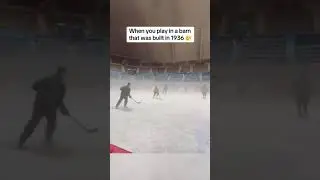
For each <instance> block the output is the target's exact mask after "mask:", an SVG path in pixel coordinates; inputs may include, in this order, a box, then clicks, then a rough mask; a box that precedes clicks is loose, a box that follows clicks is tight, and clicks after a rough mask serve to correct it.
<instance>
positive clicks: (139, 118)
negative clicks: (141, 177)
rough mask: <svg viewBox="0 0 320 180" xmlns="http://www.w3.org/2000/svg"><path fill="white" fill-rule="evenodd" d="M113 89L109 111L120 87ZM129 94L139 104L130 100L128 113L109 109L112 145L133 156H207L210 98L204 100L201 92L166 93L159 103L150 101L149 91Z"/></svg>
mask: <svg viewBox="0 0 320 180" xmlns="http://www.w3.org/2000/svg"><path fill="white" fill-rule="evenodd" d="M114 88H115V90H112V91H111V92H110V103H111V104H110V106H111V107H112V106H115V104H116V103H117V101H118V98H119V95H120V92H119V90H117V89H119V88H120V86H119V88H118V87H117V86H115V87H114ZM169 88H170V87H169ZM131 94H132V97H133V98H134V99H136V100H137V101H142V103H141V104H137V103H135V102H134V101H132V100H130V99H129V103H128V107H129V110H124V109H122V108H120V109H112V108H111V110H110V136H111V137H110V138H111V139H110V141H111V143H113V144H116V145H118V146H120V147H123V148H126V149H128V150H130V151H133V152H136V153H199V152H201V153H203V152H209V139H210V97H208V98H207V99H205V100H204V99H202V96H201V93H200V92H187V93H186V92H179V93H178V92H170V91H169V93H168V94H167V95H162V94H161V95H160V96H161V99H160V100H159V99H153V98H152V88H151V89H150V90H132V93H131ZM121 106H122V107H123V104H122V105H121Z"/></svg>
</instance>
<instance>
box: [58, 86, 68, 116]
mask: <svg viewBox="0 0 320 180" xmlns="http://www.w3.org/2000/svg"><path fill="white" fill-rule="evenodd" d="M65 94H66V87H65V86H63V87H62V96H61V102H60V106H59V109H60V112H61V113H62V114H63V115H65V116H70V113H69V110H68V108H67V106H66V105H65V103H64V97H65Z"/></svg>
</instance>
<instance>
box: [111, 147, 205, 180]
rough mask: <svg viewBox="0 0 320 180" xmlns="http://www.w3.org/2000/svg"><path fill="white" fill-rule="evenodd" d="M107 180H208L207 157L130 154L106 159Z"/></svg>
mask: <svg viewBox="0 0 320 180" xmlns="http://www.w3.org/2000/svg"><path fill="white" fill-rule="evenodd" d="M110 158H111V159H110V168H111V169H110V170H111V175H110V179H111V180H128V179H139V180H166V179H170V180H209V179H210V157H209V156H208V154H145V153H143V154H140V153H138V154H131V155H116V154H113V155H111V157H110Z"/></svg>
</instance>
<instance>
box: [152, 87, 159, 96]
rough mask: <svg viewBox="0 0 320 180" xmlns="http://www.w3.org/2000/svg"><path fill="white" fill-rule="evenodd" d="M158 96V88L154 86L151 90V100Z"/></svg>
mask: <svg viewBox="0 0 320 180" xmlns="http://www.w3.org/2000/svg"><path fill="white" fill-rule="evenodd" d="M159 96H160V94H159V88H158V86H155V87H154V88H153V99H155V98H159Z"/></svg>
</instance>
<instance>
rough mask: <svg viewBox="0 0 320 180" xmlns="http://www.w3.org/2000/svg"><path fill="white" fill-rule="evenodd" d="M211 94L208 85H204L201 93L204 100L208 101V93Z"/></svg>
mask: <svg viewBox="0 0 320 180" xmlns="http://www.w3.org/2000/svg"><path fill="white" fill-rule="evenodd" d="M208 92H209V88H208V87H207V85H206V84H204V85H202V87H201V93H202V98H203V99H206V98H207V93H208Z"/></svg>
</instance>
